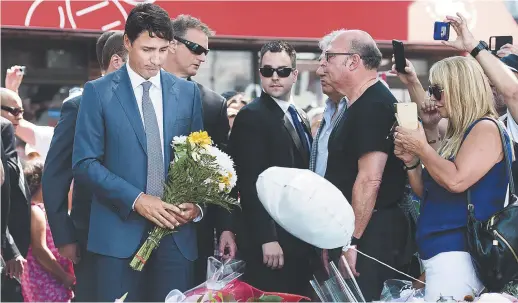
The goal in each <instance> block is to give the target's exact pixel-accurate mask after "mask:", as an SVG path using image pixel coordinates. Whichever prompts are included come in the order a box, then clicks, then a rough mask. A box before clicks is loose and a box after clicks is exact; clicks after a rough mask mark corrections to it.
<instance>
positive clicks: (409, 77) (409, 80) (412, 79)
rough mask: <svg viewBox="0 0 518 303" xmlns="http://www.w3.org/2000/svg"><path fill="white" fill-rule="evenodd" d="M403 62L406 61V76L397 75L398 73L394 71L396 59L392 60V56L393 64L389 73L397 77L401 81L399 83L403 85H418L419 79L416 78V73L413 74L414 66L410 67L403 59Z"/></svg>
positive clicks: (410, 64)
mask: <svg viewBox="0 0 518 303" xmlns="http://www.w3.org/2000/svg"><path fill="white" fill-rule="evenodd" d="M405 60H406V67H405V71H406V74H402V73H398V71H397V70H396V64H395V63H396V59H394V56H392V63H393V64H392V70H390V73H391V74H394V75H397V76H398V77H399V80H401V82H403V84H405V85H408V84H414V83H419V79H418V78H417V73H416V72H415V68H414V65H412V63H411V62H410V61H409V60H408V59H405Z"/></svg>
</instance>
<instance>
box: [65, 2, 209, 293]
mask: <svg viewBox="0 0 518 303" xmlns="http://www.w3.org/2000/svg"><path fill="white" fill-rule="evenodd" d="M172 40H173V31H172V28H171V24H170V18H169V15H168V14H167V12H166V11H164V10H163V9H162V8H160V7H159V6H157V5H154V4H149V3H148V4H142V5H137V6H136V7H135V8H134V9H133V10H132V11H131V12H130V14H129V16H128V18H127V20H126V26H125V35H124V44H125V46H126V48H127V49H128V63H127V64H126V65H125V66H123V67H122V68H121V69H119V70H118V71H116V72H113V73H111V74H109V75H106V76H104V77H102V78H100V79H97V80H94V81H91V82H87V83H86V84H85V87H84V91H83V96H82V102H81V106H80V108H79V115H78V119H77V124H76V125H77V127H76V133H75V142H74V152H73V170H74V178H75V180H76V182H80V183H82V184H84V185H86V186H88V188H89V189H90V190H91V191H92V192H93V194H94V196H93V198H92V206H91V213H90V227H89V234H88V250H89V251H91V252H92V253H93V263H94V264H93V266H94V270H95V271H96V280H97V290H96V292H97V298H96V299H97V300H98V301H105V302H113V301H114V299H116V298H119V297H120V296H122V295H123V294H124V293H126V292H128V296H127V298H126V300H128V301H162V302H163V300H164V299H165V297H166V295H167V293H168V292H169V291H171V290H172V289H175V288H176V289H179V290H181V291H185V290H187V289H188V288H190V287H192V286H193V285H192V282H191V281H192V278H193V277H192V276H193V273H192V272H193V261H194V260H195V259H196V258H197V254H198V252H197V247H196V230H195V228H194V226H193V224H191V223H190V222H192V221H198V220H200V219H201V217H202V216H203V213H202V211H201V208H199V207H197V205H195V204H193V203H188V202H192V201H179V202H183V204H180V205H179V206H178V207H176V206H173V205H170V204H167V203H165V202H163V201H162V200H161V196H162V194H163V183H164V181H165V177H166V175H167V171H168V167H169V162H170V161H171V159H172V153H173V151H172V148H171V145H170V144H171V142H172V140H173V137H174V136H180V135H188V134H189V133H191V132H193V131H198V130H201V129H202V128H203V122H202V109H201V101H200V95H199V90H198V88H197V86H196V84H194V83H191V82H188V81H185V80H182V79H180V78H177V77H175V76H173V75H171V74H169V73H167V72H164V71H162V70H161V66H162V64H163V63H164V61H165V59H166V56H167V51H168V47H169V44H170V42H171V41H172ZM154 225H158V226H160V227H166V228H170V229H172V230H173V231H174V233H173V234H171V235H169V236H166V237H164V238H163V239H162V241H161V242H160V245H159V247H158V248H157V249H156V250H155V251H153V253H152V255H151V258H150V259H149V260H148V261H147V263H146V265H145V267H144V270H143V271H142V272H139V271H134V270H132V269H131V268H130V266H129V263H130V261H131V258H132V257H133V256H134V254H135V253H136V251H137V249H138V248H139V247H140V245H141V244H142V243H143V241H144V240H145V238H146V237H147V233H148V232H149V231H150V230H151V229H152V228H153V226H154Z"/></svg>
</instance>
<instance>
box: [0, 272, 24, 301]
mask: <svg viewBox="0 0 518 303" xmlns="http://www.w3.org/2000/svg"><path fill="white" fill-rule="evenodd" d="M0 299H1V301H2V302H23V296H22V286H21V285H20V283H18V281H16V280H15V279H11V278H9V277H4V278H3V280H2V296H1V298H0Z"/></svg>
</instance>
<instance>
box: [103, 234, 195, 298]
mask: <svg viewBox="0 0 518 303" xmlns="http://www.w3.org/2000/svg"><path fill="white" fill-rule="evenodd" d="M131 259H132V258H127V259H120V258H115V257H109V256H103V255H98V254H94V255H93V263H94V268H95V271H96V272H95V278H96V283H97V285H96V287H97V290H96V292H97V296H96V300H95V301H99V302H114V301H115V299H117V298H120V297H122V296H123V295H124V294H125V293H126V292H127V293H128V295H127V297H126V301H125V302H139V301H140V302H142V301H145V302H164V300H165V298H166V296H167V294H169V292H170V291H171V290H173V289H178V290H179V291H181V292H184V291H187V290H189V289H190V288H192V287H193V286H194V285H193V283H192V281H193V262H192V261H189V260H187V259H186V258H185V257H184V256H183V255H182V253H181V252H180V250H179V249H178V247H177V246H176V243H175V241H174V238H173V236H172V235H167V236H165V237H164V238H163V239H162V240H161V241H160V245H159V247H158V248H157V249H155V250H154V251H153V252H152V254H151V257H150V258H149V260H148V261H147V263H146V265H145V266H144V269H143V270H142V271H140V272H139V271H135V270H133V269H132V268H131V267H130V265H129V264H130V262H131Z"/></svg>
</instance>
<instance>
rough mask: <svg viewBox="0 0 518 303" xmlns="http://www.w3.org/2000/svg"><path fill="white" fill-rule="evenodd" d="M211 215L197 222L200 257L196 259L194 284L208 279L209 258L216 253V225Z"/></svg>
mask: <svg viewBox="0 0 518 303" xmlns="http://www.w3.org/2000/svg"><path fill="white" fill-rule="evenodd" d="M210 219H212V218H210V217H209V216H207V218H203V220H201V221H200V222H198V223H196V236H197V239H198V259H196V261H194V285H200V284H202V283H203V282H205V281H206V280H207V259H208V258H209V257H211V256H213V255H214V226H213V224H212V221H211V220H210Z"/></svg>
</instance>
